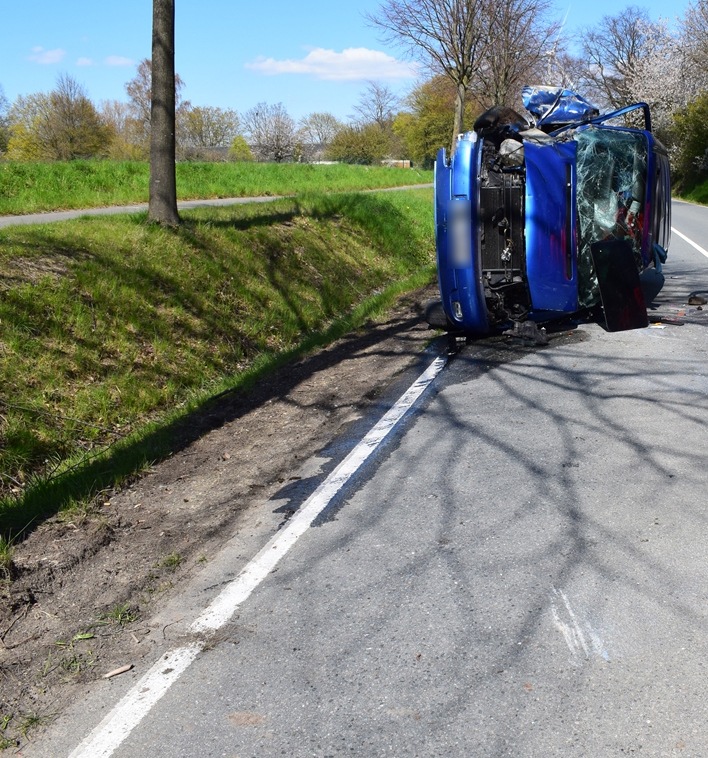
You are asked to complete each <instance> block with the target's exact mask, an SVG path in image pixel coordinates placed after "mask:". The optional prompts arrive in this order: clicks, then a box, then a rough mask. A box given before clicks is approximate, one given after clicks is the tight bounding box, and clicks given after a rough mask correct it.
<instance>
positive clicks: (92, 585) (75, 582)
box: [0, 288, 435, 747]
mask: <svg viewBox="0 0 708 758" xmlns="http://www.w3.org/2000/svg"><path fill="white" fill-rule="evenodd" d="M434 294H435V292H434V290H433V289H432V288H429V289H426V290H423V291H420V292H417V293H415V294H414V295H413V296H410V297H407V298H405V299H404V300H403V301H401V302H400V303H399V306H398V307H397V308H396V309H395V311H394V312H393V313H392V314H390V315H389V317H388V318H387V319H386V320H385V322H383V323H377V324H370V325H368V327H367V328H366V329H362V330H360V331H359V332H357V333H354V334H352V335H350V336H348V337H347V338H345V339H343V340H340V341H339V342H337V343H336V344H334V345H332V346H330V347H329V348H327V349H324V350H321V351H319V352H317V353H316V354H314V355H312V356H309V357H307V358H304V359H302V360H300V361H298V362H297V363H295V364H293V365H290V366H287V367H285V368H283V369H282V370H280V371H279V372H278V373H277V374H275V375H274V376H272V377H271V378H270V379H269V380H268V381H267V382H264V383H263V384H262V385H260V386H259V387H257V388H255V389H254V390H253V391H251V392H250V393H249V394H248V395H225V396H223V397H221V398H219V399H218V401H215V402H214V403H213V404H212V405H211V407H210V408H209V409H208V410H206V411H205V412H203V413H202V414H200V416H199V417H195V418H193V419H192V420H191V424H190V428H189V429H185V430H184V440H183V446H182V448H181V450H180V451H179V452H178V453H175V454H174V455H173V456H172V457H171V458H170V459H168V460H166V461H165V462H163V463H161V464H160V465H159V466H156V467H155V468H154V469H153V470H152V471H150V472H148V473H147V474H146V475H145V476H144V477H142V478H140V479H139V480H138V481H136V482H134V483H133V484H132V485H130V486H128V487H126V488H125V489H123V490H122V491H120V492H115V493H113V494H111V496H110V497H107V498H106V500H105V502H104V504H103V507H102V508H101V509H100V512H99V513H98V514H91V515H89V516H86V517H85V518H83V519H81V522H78V521H75V522H70V521H66V520H60V519H58V518H55V519H51V520H48V521H47V522H45V523H44V524H42V525H41V526H40V527H39V528H37V529H36V530H34V531H33V532H32V534H31V535H30V536H29V537H28V538H27V539H26V540H25V541H24V542H22V543H21V544H19V545H17V546H16V549H15V552H14V556H13V567H12V574H13V576H12V580H11V581H3V582H0V692H1V693H2V694H1V695H0V746H2V745H3V739H4V740H5V746H7V747H10V746H14V745H17V744H22V743H24V742H25V741H26V740H27V738H28V737H29V738H31V736H32V732H33V730H34V729H36V728H37V727H40V726H41V725H42V724H43V723H44V722H45V721H46V720H47V719H48V718H51V717H56V715H57V714H58V713H59V712H60V711H61V709H62V708H63V707H64V706H65V705H66V704H67V703H68V702H70V701H71V700H72V699H74V698H75V697H76V694H77V690H78V689H79V688H81V687H82V685H84V689H85V683H86V682H89V681H93V680H96V679H98V678H100V677H101V676H103V675H104V674H106V673H107V672H109V671H111V669H113V668H116V667H117V666H120V665H121V664H124V663H125V662H126V660H128V659H130V660H136V658H140V657H141V655H144V654H145V653H143V654H141V652H140V646H141V643H142V642H143V640H144V639H145V638H146V637H147V636H148V635H149V634H151V633H154V630H152V629H151V628H150V626H149V624H148V623H147V620H148V619H149V618H150V617H151V616H152V615H153V614H154V613H155V612H156V610H157V609H158V608H159V607H160V604H161V603H165V602H168V601H169V598H170V597H173V596H174V595H175V594H176V593H177V592H178V591H179V589H180V586H181V585H183V583H184V582H185V581H186V580H187V579H188V578H189V576H190V572H193V571H194V570H195V569H196V568H198V567H199V565H200V563H201V562H202V561H204V560H208V559H209V556H211V555H214V554H215V553H216V552H218V550H219V548H220V546H221V545H223V544H224V543H225V542H226V540H227V539H229V538H230V537H231V536H232V535H233V534H234V532H235V531H236V530H237V529H238V526H239V522H242V521H243V520H244V519H247V518H248V514H249V512H252V511H253V509H255V508H256V507H257V506H259V505H262V504H263V503H264V502H265V501H266V500H268V499H269V498H270V497H271V496H273V495H274V494H275V493H277V492H278V491H279V490H282V489H283V486H284V484H287V483H290V482H292V480H293V478H294V477H293V473H294V472H295V471H297V470H298V469H299V467H300V466H301V465H302V464H303V463H304V462H305V461H307V460H308V459H309V458H310V457H312V456H313V455H315V454H316V453H317V452H318V451H320V450H322V449H323V448H324V447H325V446H326V445H327V444H328V443H330V442H331V441H332V440H333V439H334V438H335V437H337V435H339V434H341V433H342V432H343V431H344V430H345V428H346V427H347V425H349V424H351V423H353V422H354V421H356V419H358V418H360V417H361V416H362V415H363V414H365V413H366V410H367V408H369V407H370V405H371V403H372V402H374V401H375V399H376V398H377V397H378V396H379V395H380V394H381V393H382V392H383V390H384V389H385V388H386V387H387V386H389V385H390V384H391V382H392V381H394V380H395V378H396V377H397V376H399V375H400V374H401V373H402V372H404V371H405V370H406V369H408V368H410V367H411V366H413V365H414V364H415V363H416V362H417V361H418V360H419V358H420V354H421V352H422V350H423V349H424V347H425V346H426V344H427V343H428V342H429V341H430V339H431V338H432V337H433V333H432V332H431V331H430V330H429V329H428V327H427V325H426V324H425V323H424V321H423V319H422V308H423V304H424V303H425V302H426V301H427V300H428V299H430V298H431V297H433V296H434Z"/></svg>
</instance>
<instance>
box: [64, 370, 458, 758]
mask: <svg viewBox="0 0 708 758" xmlns="http://www.w3.org/2000/svg"><path fill="white" fill-rule="evenodd" d="M446 363H447V356H445V355H440V356H438V357H437V358H436V359H435V360H434V361H433V362H432V363H431V364H430V366H428V368H427V369H426V370H425V371H424V372H423V373H422V374H421V375H420V376H419V377H418V379H416V381H415V382H413V384H412V385H411V386H410V387H409V388H408V389H407V390H406V392H405V393H404V394H403V395H402V396H401V397H400V398H399V399H398V400H397V401H396V403H395V404H394V405H393V406H392V408H391V409H390V410H389V411H388V412H387V413H386V414H385V415H384V416H383V417H382V418H381V420H380V421H379V422H378V423H377V424H375V425H374V427H373V428H372V429H371V431H370V432H369V433H368V434H367V435H366V436H365V437H364V438H363V439H362V440H361V442H359V443H358V444H357V446H356V447H355V448H354V449H353V450H352V451H351V452H350V453H349V455H348V456H347V457H346V458H345V459H344V460H343V461H342V462H341V463H340V464H339V465H338V466H337V467H336V468H335V469H334V471H332V473H331V474H330V475H329V476H328V477H327V478H326V479H325V480H324V481H323V482H322V484H320V486H319V487H318V488H317V489H316V490H315V491H314V492H313V493H312V495H310V497H309V498H308V499H307V500H306V501H305V502H304V503H303V505H302V507H301V508H300V509H299V510H298V511H297V513H296V514H295V515H294V516H293V517H292V519H291V520H290V521H289V523H288V525H287V527H285V528H284V529H282V530H281V531H279V532H278V533H277V534H276V535H275V536H274V537H273V538H272V539H271V540H270V541H269V542H268V543H267V544H266V546H265V547H264V548H263V549H262V550H261V551H260V552H259V553H258V554H257V555H256V556H255V557H254V558H253V559H252V560H251V561H249V562H248V564H247V565H246V566H245V567H244V569H243V570H242V571H241V573H240V574H239V575H238V576H237V577H236V578H235V579H234V580H233V581H232V582H230V583H229V584H228V585H227V586H226V587H225V588H224V590H222V592H221V593H220V594H219V595H217V597H216V598H215V599H214V600H213V601H212V602H211V603H210V604H209V605H208V606H207V608H206V610H205V611H204V612H203V613H202V614H201V616H199V617H198V618H197V619H196V621H194V623H193V624H192V625H191V630H192V631H193V632H208V631H214V630H216V629H218V628H219V627H221V626H223V625H224V624H226V623H227V622H228V621H229V619H230V618H231V617H232V616H233V614H234V612H235V611H236V610H237V608H238V607H239V605H240V604H241V603H243V601H244V600H246V598H247V597H248V596H249V595H250V594H251V593H252V592H253V590H254V589H255V588H256V587H257V586H258V585H259V584H260V583H261V582H262V581H263V580H264V579H265V578H266V576H268V574H269V573H270V572H271V571H272V570H273V568H274V567H275V565H276V564H277V563H278V561H279V560H280V559H281V558H282V557H283V556H284V555H285V554H286V553H287V552H288V551H289V550H290V548H291V547H292V546H293V545H294V544H295V543H296V542H297V540H298V539H299V538H300V537H301V536H302V535H303V534H304V533H305V532H306V531H307V530H308V528H309V527H310V526H311V524H312V522H313V521H314V520H315V519H316V518H317V516H319V514H320V513H322V511H323V510H324V509H325V508H326V507H327V505H328V504H329V503H330V502H331V501H332V498H333V497H334V496H335V495H336V494H337V493H338V492H339V491H340V490H341V489H342V487H343V486H344V485H345V484H346V483H347V482H348V481H349V479H350V478H351V477H352V476H353V475H354V474H355V473H356V472H357V471H358V470H359V468H360V467H361V466H362V464H363V463H364V462H365V461H366V460H367V458H369V456H370V455H371V454H372V453H373V452H374V451H375V450H376V449H377V448H378V446H379V445H380V444H381V443H382V442H383V440H384V439H385V438H386V437H387V436H388V434H389V433H390V432H391V430H392V429H393V428H394V427H395V426H396V424H397V423H398V422H399V421H400V420H401V419H402V418H403V416H404V415H405V414H406V412H407V411H408V410H410V408H411V407H412V406H413V404H414V403H415V402H416V400H418V398H419V397H420V396H421V395H422V394H423V392H425V390H426V389H427V388H428V387H429V386H430V384H431V383H432V381H433V380H434V379H435V377H436V376H437V375H438V374H439V373H440V372H441V371H442V370H443V368H444V367H445V364H446ZM202 647H203V644H202V643H195V644H192V645H189V646H187V647H182V648H178V649H176V650H173V651H172V652H170V653H167V654H166V655H165V656H163V657H162V658H161V659H160V660H159V661H158V662H157V663H155V665H154V666H153V667H152V668H151V669H150V670H149V671H148V672H147V673H146V674H145V675H144V676H143V677H142V678H141V679H140V680H139V681H138V682H137V683H136V684H135V685H134V686H133V687H132V689H131V690H130V691H129V692H128V693H127V694H126V695H125V696H124V697H123V699H122V700H121V701H120V702H119V703H118V704H117V705H116V707H115V708H114V709H113V710H112V711H111V712H110V713H109V714H108V715H107V716H106V717H105V718H104V719H103V721H102V722H101V723H100V724H99V725H98V726H97V727H96V728H95V729H94V730H93V731H92V732H91V734H89V736H88V737H87V738H86V739H85V740H84V741H83V742H82V743H81V744H80V745H79V746H78V747H77V748H76V749H75V750H74V751H73V752H72V753H71V755H70V756H69V758H109V756H111V755H112V754H113V752H114V751H115V750H116V749H117V748H118V746H119V745H120V744H121V743H122V742H123V741H124V740H125V739H126V738H127V737H128V736H129V735H130V733H131V732H132V731H133V729H135V727H136V726H137V725H138V724H139V723H140V721H141V720H142V719H143V717H144V716H146V715H147V714H148V712H149V711H150V709H151V708H152V707H153V705H155V703H157V701H158V700H159V699H160V698H161V697H162V696H163V695H164V694H165V693H166V692H167V690H168V689H169V688H170V686H171V685H172V684H174V682H176V681H177V679H178V678H179V677H180V675H181V674H182V673H183V672H184V671H186V670H187V668H188V667H189V666H190V664H191V663H192V661H194V660H195V658H196V657H197V656H198V655H199V653H200V652H201V650H202Z"/></svg>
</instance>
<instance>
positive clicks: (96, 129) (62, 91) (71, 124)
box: [39, 74, 112, 160]
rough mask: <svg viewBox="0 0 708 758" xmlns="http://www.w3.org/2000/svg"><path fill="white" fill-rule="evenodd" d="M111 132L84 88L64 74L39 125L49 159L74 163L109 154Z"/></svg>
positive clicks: (52, 93)
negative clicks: (77, 160) (78, 160)
mask: <svg viewBox="0 0 708 758" xmlns="http://www.w3.org/2000/svg"><path fill="white" fill-rule="evenodd" d="M111 137H112V133H111V130H110V129H109V128H108V127H107V126H106V125H105V124H104V123H103V122H102V121H101V117H100V116H99V114H98V111H97V110H96V107H95V106H94V104H93V103H92V102H91V100H89V98H88V95H87V94H86V91H85V90H84V88H83V87H82V86H81V85H80V84H79V83H78V82H77V81H76V80H75V79H73V78H72V77H71V76H69V75H67V74H62V75H61V76H59V78H58V79H57V85H56V87H55V89H54V90H53V91H52V92H51V93H50V95H49V107H48V110H47V112H46V114H45V115H44V118H42V119H41V120H40V122H39V140H40V142H41V143H42V147H43V151H44V154H45V156H46V157H48V158H51V159H53V160H73V159H74V158H91V157H95V156H100V155H105V154H106V152H107V149H108V145H109V143H110V141H111Z"/></svg>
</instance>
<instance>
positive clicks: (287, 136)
mask: <svg viewBox="0 0 708 758" xmlns="http://www.w3.org/2000/svg"><path fill="white" fill-rule="evenodd" d="M243 128H244V132H245V133H246V136H247V137H248V141H249V144H250V147H251V150H253V153H254V155H255V156H256V159H257V160H259V161H275V162H276V163H281V162H282V161H287V160H292V158H293V156H294V154H295V147H296V143H297V139H296V136H295V122H294V121H293V119H292V118H291V117H290V116H289V115H288V112H287V111H286V110H285V107H284V106H283V104H282V103H278V104H277V105H268V103H258V105H256V107H255V108H251V110H250V111H247V112H246V113H245V114H244V116H243Z"/></svg>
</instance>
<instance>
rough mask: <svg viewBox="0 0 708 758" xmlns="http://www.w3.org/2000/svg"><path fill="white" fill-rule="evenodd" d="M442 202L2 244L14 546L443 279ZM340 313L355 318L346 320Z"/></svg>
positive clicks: (72, 231) (292, 203)
mask: <svg viewBox="0 0 708 758" xmlns="http://www.w3.org/2000/svg"><path fill="white" fill-rule="evenodd" d="M430 200H431V198H430V192H429V191H428V190H424V191H413V192H402V193H392V194H391V193H386V194H380V195H376V194H374V195H334V196H323V195H311V196H303V197H299V198H298V199H293V200H282V201H276V202H274V203H272V204H268V205H267V206H262V205H257V206H232V207H229V208H218V209H211V208H210V209H199V210H196V211H191V212H189V213H185V214H184V224H183V226H182V227H180V228H179V229H178V230H165V229H161V228H159V227H156V226H152V225H149V224H147V223H146V222H145V217H144V215H142V214H135V215H128V216H119V217H96V218H83V219H79V220H76V221H72V222H66V223H63V224H52V225H47V226H40V227H15V228H12V227H11V228H8V229H6V230H3V231H2V232H0V386H2V390H1V391H0V443H1V444H0V472H1V473H0V476H1V477H2V479H1V481H0V533H3V534H4V535H5V539H6V542H7V541H9V540H10V539H12V538H13V537H14V536H16V535H18V534H20V533H22V532H23V531H24V530H26V529H27V528H28V527H29V526H30V525H33V524H36V523H37V522H38V521H40V520H41V519H42V518H44V517H45V516H47V515H50V514H54V513H56V512H58V511H59V510H62V509H64V508H71V507H76V504H77V503H81V502H86V501H87V500H89V499H91V498H93V497H96V496H97V495H99V494H100V493H101V492H103V491H105V490H106V489H108V488H110V487H113V486H115V485H117V484H119V483H120V482H121V481H124V480H125V478H126V477H130V476H132V475H134V474H135V473H136V472H138V471H140V470H141V469H142V468H144V467H145V466H148V465H150V464H152V463H153V462H154V461H156V460H159V459H161V458H163V457H164V456H166V455H168V454H169V453H170V452H172V451H173V450H174V449H175V445H176V444H186V442H188V441H189V435H190V422H189V419H190V414H192V413H194V412H195V411H198V410H201V409H203V408H204V406H205V405H206V404H208V403H210V402H213V400H212V398H213V397H214V396H215V395H218V394H220V393H223V392H231V391H236V390H240V389H244V388H247V387H248V386H250V385H251V384H252V383H254V382H256V381H261V380H262V379H263V378H264V377H265V376H267V375H268V373H269V372H271V371H273V370H274V369H275V368H276V367H278V366H281V365H283V364H284V363H285V362H287V361H290V360H293V359H294V358H296V357H297V356H299V355H302V354H304V353H306V352H308V351H311V350H312V349H314V348H316V347H318V346H320V345H324V344H327V343H329V342H331V341H333V340H335V339H337V338H338V337H341V336H343V335H344V334H346V333H347V332H349V331H351V330H352V329H354V328H356V327H358V326H360V325H362V324H363V323H365V322H366V321H367V320H368V319H369V318H371V317H372V316H374V315H376V314H378V313H380V312H382V311H383V310H385V309H386V308H387V307H388V306H390V305H391V304H392V303H393V302H394V300H395V298H396V297H397V296H398V295H399V294H400V293H402V292H405V291H407V290H410V289H414V288H417V287H419V286H422V285H424V284H427V283H428V282H429V281H431V279H432V278H433V275H434V274H433V267H432V251H433V230H432V218H431V216H432V214H431V213H430ZM343 314H344V315H343Z"/></svg>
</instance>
